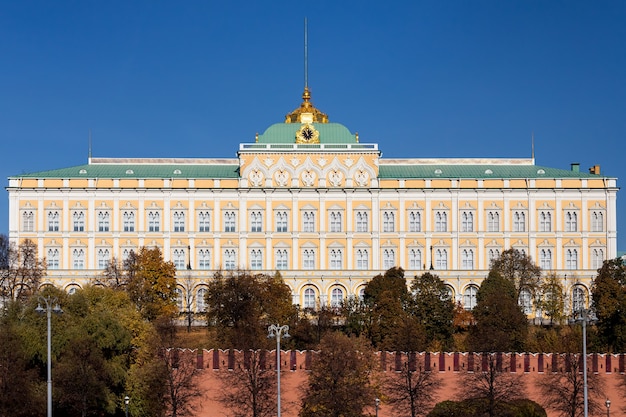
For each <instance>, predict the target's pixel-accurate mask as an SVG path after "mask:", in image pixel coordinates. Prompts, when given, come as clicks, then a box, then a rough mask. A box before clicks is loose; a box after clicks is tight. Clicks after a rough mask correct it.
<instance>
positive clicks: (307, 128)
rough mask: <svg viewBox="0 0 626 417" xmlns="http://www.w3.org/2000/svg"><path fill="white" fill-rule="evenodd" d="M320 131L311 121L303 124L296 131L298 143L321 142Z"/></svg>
mask: <svg viewBox="0 0 626 417" xmlns="http://www.w3.org/2000/svg"><path fill="white" fill-rule="evenodd" d="M319 136H320V133H319V132H318V131H317V130H315V127H314V126H313V125H311V124H309V123H307V124H303V125H302V127H300V129H299V130H298V131H297V132H296V143H319Z"/></svg>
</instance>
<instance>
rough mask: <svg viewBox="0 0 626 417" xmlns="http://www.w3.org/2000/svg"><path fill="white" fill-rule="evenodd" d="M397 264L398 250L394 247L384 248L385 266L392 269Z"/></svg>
mask: <svg viewBox="0 0 626 417" xmlns="http://www.w3.org/2000/svg"><path fill="white" fill-rule="evenodd" d="M395 265H396V252H395V251H394V250H393V249H384V250H383V268H384V269H391V268H393V267H394V266H395Z"/></svg>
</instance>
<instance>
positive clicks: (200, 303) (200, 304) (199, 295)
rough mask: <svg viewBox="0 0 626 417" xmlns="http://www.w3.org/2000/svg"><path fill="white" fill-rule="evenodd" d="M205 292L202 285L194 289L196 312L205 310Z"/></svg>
mask: <svg viewBox="0 0 626 417" xmlns="http://www.w3.org/2000/svg"><path fill="white" fill-rule="evenodd" d="M207 292H208V291H207V289H206V288H204V287H201V288H198V290H197V291H196V313H204V312H205V311H206V303H205V302H204V299H205V297H206V294H207Z"/></svg>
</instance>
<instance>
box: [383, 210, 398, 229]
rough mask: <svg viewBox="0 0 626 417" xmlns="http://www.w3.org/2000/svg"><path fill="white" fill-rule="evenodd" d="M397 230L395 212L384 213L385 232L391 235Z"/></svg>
mask: <svg viewBox="0 0 626 417" xmlns="http://www.w3.org/2000/svg"><path fill="white" fill-rule="evenodd" d="M395 230H396V215H395V213H394V212H393V211H384V212H383V232H384V233H391V232H394V231H395Z"/></svg>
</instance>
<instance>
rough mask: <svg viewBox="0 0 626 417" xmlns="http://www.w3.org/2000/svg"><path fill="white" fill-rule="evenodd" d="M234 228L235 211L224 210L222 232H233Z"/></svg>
mask: <svg viewBox="0 0 626 417" xmlns="http://www.w3.org/2000/svg"><path fill="white" fill-rule="evenodd" d="M236 230H237V222H236V216H235V212H234V211H233V210H227V211H225V212H224V232H226V233H234V232H235V231H236ZM233 269H234V268H233Z"/></svg>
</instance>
